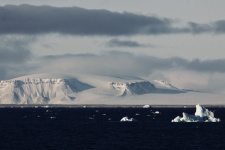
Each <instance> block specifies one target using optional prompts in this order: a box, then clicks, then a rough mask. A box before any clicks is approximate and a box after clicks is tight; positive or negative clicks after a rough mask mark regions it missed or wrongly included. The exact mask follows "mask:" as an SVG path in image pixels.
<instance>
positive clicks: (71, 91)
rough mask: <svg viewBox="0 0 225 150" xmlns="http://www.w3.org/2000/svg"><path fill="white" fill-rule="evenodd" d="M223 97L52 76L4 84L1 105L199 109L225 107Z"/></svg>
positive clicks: (125, 80) (117, 80)
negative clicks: (170, 106)
mask: <svg viewBox="0 0 225 150" xmlns="http://www.w3.org/2000/svg"><path fill="white" fill-rule="evenodd" d="M223 97H224V96H223V95H217V94H207V93H200V92H192V91H186V90H181V89H178V88H176V87H174V86H173V85H171V84H170V83H168V82H166V81H159V80H154V81H148V80H144V79H141V78H138V77H127V76H116V77H110V76H99V75H84V74H72V75H71V74H70V75H65V74H56V73H52V74H35V75H28V76H23V77H19V78H15V79H11V80H2V81H0V104H78V105H79V104H96V105H97V104H101V105H102V104H105V105H145V104H149V105H174V104H176V105H187V104H188V105H195V104H196V103H201V104H224V102H223ZM212 100H214V101H212Z"/></svg>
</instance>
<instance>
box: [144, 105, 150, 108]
mask: <svg viewBox="0 0 225 150" xmlns="http://www.w3.org/2000/svg"><path fill="white" fill-rule="evenodd" d="M150 107H151V106H150V105H144V106H143V108H150Z"/></svg>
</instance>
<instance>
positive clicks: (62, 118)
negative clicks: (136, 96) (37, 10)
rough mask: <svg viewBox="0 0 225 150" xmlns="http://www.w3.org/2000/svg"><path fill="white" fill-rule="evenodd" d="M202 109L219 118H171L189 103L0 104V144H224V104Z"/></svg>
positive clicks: (30, 147) (19, 147) (73, 147)
mask: <svg viewBox="0 0 225 150" xmlns="http://www.w3.org/2000/svg"><path fill="white" fill-rule="evenodd" d="M208 109H209V110H211V111H213V112H214V114H215V117H216V118H220V119H221V122H219V123H173V122H171V120H172V119H174V118H175V117H177V116H182V112H186V113H188V114H194V113H195V107H190V108H189V107H188V108H185V107H151V108H141V107H131V108H130V107H112V108H110V107H90V108H89V107H72V108H70V107H45V108H44V107H32V108H30V107H28V108H24V107H1V108H0V149H1V150H8V149H15V150H26V149H27V150H34V149H38V150H45V149H46V150H55V149H56V150H57V149H59V150H80V149H81V150H89V149H98V150H101V149H104V150H111V149H113V150H117V149H118V150H119V149H121V150H126V149H130V150H133V149H137V150H145V149H146V150H147V149H173V150H176V149H201V150H202V149H214V150H215V149H225V108H223V107H213V106H212V107H210V108H208ZM156 112H159V113H156ZM125 116H127V117H128V118H134V119H136V120H137V121H136V122H120V120H121V119H122V118H123V117H125Z"/></svg>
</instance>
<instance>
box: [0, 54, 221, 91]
mask: <svg viewBox="0 0 225 150" xmlns="http://www.w3.org/2000/svg"><path fill="white" fill-rule="evenodd" d="M3 66H4V67H3ZM3 66H1V67H2V68H1V72H0V79H1V80H2V79H10V78H11V77H18V76H21V75H28V74H37V73H52V72H56V73H57V72H58V73H85V74H86V73H88V74H99V75H109V76H120V75H124V76H136V77H144V78H148V79H150V80H154V79H163V80H168V81H170V82H172V83H176V84H175V85H179V86H178V87H182V88H186V87H187V88H193V89H196V90H201V91H206V92H209V91H210V92H215V90H216V92H218V91H221V92H223V90H224V91H225V86H224V84H223V81H220V80H221V79H223V78H224V77H225V59H218V60H204V61H201V60H197V59H196V60H192V61H189V60H186V59H183V58H178V57H172V58H158V57H152V56H135V55H133V54H131V53H122V52H117V51H111V52H109V53H107V54H102V55H93V54H80V55H71V54H70V55H58V56H45V57H41V58H36V59H35V61H33V62H32V63H31V62H29V63H18V65H13V67H12V65H3ZM215 83H217V84H215Z"/></svg>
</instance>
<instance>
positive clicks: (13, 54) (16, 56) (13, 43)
mask: <svg viewBox="0 0 225 150" xmlns="http://www.w3.org/2000/svg"><path fill="white" fill-rule="evenodd" d="M0 44H1V46H0V63H1V64H11V63H14V64H15V63H16V64H18V63H24V62H26V61H27V60H29V59H30V58H31V52H30V51H29V50H28V49H27V44H28V43H27V41H20V40H16V39H7V40H4V39H1V42H0Z"/></svg>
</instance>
